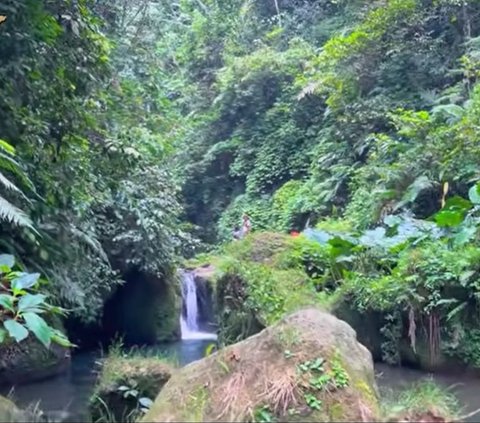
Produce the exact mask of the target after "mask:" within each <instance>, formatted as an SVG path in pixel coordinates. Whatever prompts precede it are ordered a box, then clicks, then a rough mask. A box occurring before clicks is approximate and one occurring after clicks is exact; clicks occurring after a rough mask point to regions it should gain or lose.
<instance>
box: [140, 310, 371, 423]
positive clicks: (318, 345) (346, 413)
mask: <svg viewBox="0 0 480 423" xmlns="http://www.w3.org/2000/svg"><path fill="white" fill-rule="evenodd" d="M377 413H378V404H377V390H376V385H375V379H374V370H373V362H372V357H371V355H370V353H369V352H368V350H367V349H366V348H365V347H364V346H362V345H361V344H360V343H358V342H357V340H356V334H355V331H354V330H353V329H352V328H351V327H350V326H349V325H348V324H346V323H345V322H343V321H341V320H338V319H337V318H336V317H334V316H332V315H330V314H328V313H325V312H322V311H320V310H318V309H314V308H309V309H305V310H301V311H298V312H296V313H294V314H291V315H289V316H287V317H285V318H283V319H281V320H280V321H279V322H278V323H277V324H275V325H273V326H271V327H268V328H266V329H264V330H263V331H262V332H260V333H258V334H257V335H254V336H252V337H250V338H248V339H246V340H244V341H242V342H240V343H238V344H234V345H231V346H229V347H227V348H225V349H223V350H220V351H218V352H217V353H215V354H213V355H211V356H209V357H206V358H204V359H202V360H200V361H197V362H194V363H191V364H190V365H188V366H186V367H184V368H183V369H181V370H179V371H178V372H177V373H175V374H174V375H173V376H172V378H171V379H170V380H169V382H168V383H167V384H166V385H165V386H164V388H163V389H162V391H161V392H160V394H159V396H158V397H157V399H156V400H155V402H154V404H153V405H152V407H151V408H150V411H149V412H148V413H147V415H146V416H145V417H144V419H143V421H144V422H182V421H189V422H201V421H208V422H211V421H238V422H241V421H272V419H275V418H276V419H280V421H288V422H294V421H295V422H300V421H301V422H307V421H311V422H321V421H345V422H346V421H372V420H374V419H375V418H376V417H377V415H378V414H377ZM269 419H270V420H269Z"/></svg>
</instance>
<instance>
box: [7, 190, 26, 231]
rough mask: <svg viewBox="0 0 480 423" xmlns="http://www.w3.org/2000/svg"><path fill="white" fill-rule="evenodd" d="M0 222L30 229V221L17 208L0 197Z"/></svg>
mask: <svg viewBox="0 0 480 423" xmlns="http://www.w3.org/2000/svg"><path fill="white" fill-rule="evenodd" d="M0 220H3V221H7V222H10V223H13V224H14V225H17V226H27V227H30V228H31V227H32V221H31V220H30V219H29V217H28V216H27V215H26V214H25V213H24V212H23V211H22V210H20V209H19V208H18V207H15V206H14V205H13V204H12V203H10V202H9V201H7V200H6V199H5V198H3V197H1V196H0Z"/></svg>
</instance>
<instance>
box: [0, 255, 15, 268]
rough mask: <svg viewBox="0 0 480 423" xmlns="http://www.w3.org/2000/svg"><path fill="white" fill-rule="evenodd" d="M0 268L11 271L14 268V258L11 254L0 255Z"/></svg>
mask: <svg viewBox="0 0 480 423" xmlns="http://www.w3.org/2000/svg"><path fill="white" fill-rule="evenodd" d="M0 266H6V267H8V268H9V269H11V268H12V267H13V266H15V257H14V256H12V255H11V254H0Z"/></svg>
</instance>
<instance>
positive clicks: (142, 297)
mask: <svg viewBox="0 0 480 423" xmlns="http://www.w3.org/2000/svg"><path fill="white" fill-rule="evenodd" d="M125 280H126V283H125V284H124V285H122V286H121V287H120V288H119V289H118V290H117V291H116V292H115V294H114V295H113V296H112V298H110V299H109V300H108V301H107V302H106V304H105V308H104V314H103V325H102V326H103V328H104V336H105V337H106V338H108V339H112V338H115V337H116V336H118V335H120V336H121V337H122V338H123V340H124V341H125V342H126V343H127V344H153V343H156V342H166V341H172V340H176V339H178V338H179V336H180V327H179V322H180V304H181V298H180V295H179V294H180V293H179V292H177V290H178V288H179V284H178V281H176V280H164V279H162V278H159V277H157V276H155V275H150V274H146V273H143V272H140V271H138V270H135V269H134V270H131V271H129V272H128V273H126V275H125Z"/></svg>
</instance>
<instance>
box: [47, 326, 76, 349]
mask: <svg viewBox="0 0 480 423" xmlns="http://www.w3.org/2000/svg"><path fill="white" fill-rule="evenodd" d="M50 330H51V340H52V341H53V342H55V343H56V344H58V345H60V346H62V347H65V348H70V347H74V346H75V345H74V344H72V343H71V342H70V341H69V340H68V338H67V337H66V336H65V335H64V334H63V333H62V332H60V331H59V330H57V329H53V328H50Z"/></svg>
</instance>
